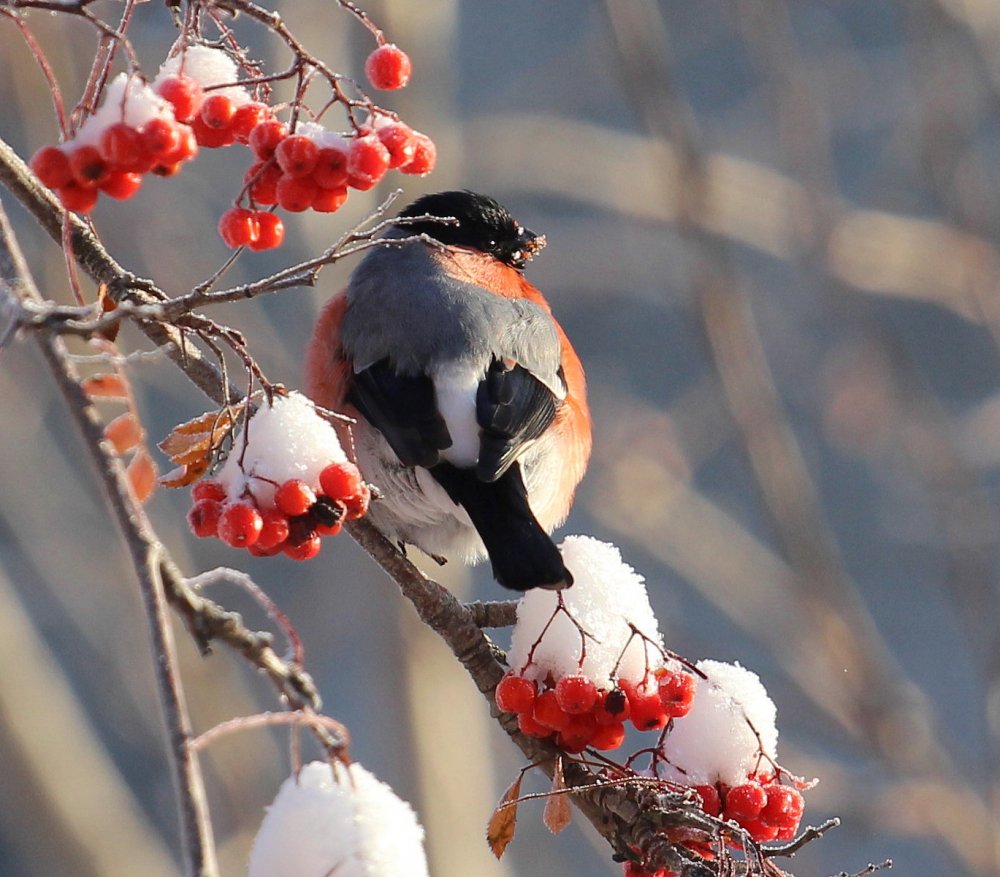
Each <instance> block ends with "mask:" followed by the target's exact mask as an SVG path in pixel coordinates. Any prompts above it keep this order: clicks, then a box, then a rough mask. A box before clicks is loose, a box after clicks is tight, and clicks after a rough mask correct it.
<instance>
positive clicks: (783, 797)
mask: <svg viewBox="0 0 1000 877" xmlns="http://www.w3.org/2000/svg"><path fill="white" fill-rule="evenodd" d="M764 791H765V793H766V794H767V803H766V804H765V805H764V809H763V810H761V811H760V818H761V820H762V821H764V822H766V823H767V824H768V825H774V826H777V827H778V828H789V827H791V829H792V831H794V830H795V829H796V828H798V826H799V820H800V819H801V818H802V811H803V810H804V809H805V801H804V800H803V798H802V794H801V793H800V792H799V790H798V789H794V788H792V787H791V786H782V785H780V784H778V783H771V784H770V785H768V786H766V787H765V788H764Z"/></svg>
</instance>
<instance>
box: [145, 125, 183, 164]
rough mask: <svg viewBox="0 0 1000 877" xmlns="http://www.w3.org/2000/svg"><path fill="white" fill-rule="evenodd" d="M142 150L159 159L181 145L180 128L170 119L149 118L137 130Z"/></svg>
mask: <svg viewBox="0 0 1000 877" xmlns="http://www.w3.org/2000/svg"><path fill="white" fill-rule="evenodd" d="M139 140H140V142H141V143H142V148H143V151H144V152H145V153H146V154H147V155H150V156H152V157H153V158H154V159H155V160H157V161H159V160H160V159H161V158H162V157H163V156H164V155H170V153H172V152H173V151H174V150H176V149H177V148H178V147H179V146H180V145H181V129H180V126H179V125H177V124H176V123H175V122H171V121H170V119H164V118H156V119H150V120H149V121H148V122H146V124H145V125H143V126H142V129H141V130H140V131H139Z"/></svg>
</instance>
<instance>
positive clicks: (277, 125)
mask: <svg viewBox="0 0 1000 877" xmlns="http://www.w3.org/2000/svg"><path fill="white" fill-rule="evenodd" d="M287 136H288V128H287V127H286V126H285V125H284V124H283V123H282V122H279V121H278V120H277V119H265V120H264V121H263V122H259V123H258V124H256V125H254V127H253V130H252V131H251V132H250V138H249V140H248V141H247V142H248V143H249V144H250V148H251V149H252V150H253V151H254V155H256V156H257V158H261V159H263V158H270V157H271V156H272V155H274V150H275V149H276V148H277V146H278V144H279V143H281V141H282V140H284V139H285V137H287Z"/></svg>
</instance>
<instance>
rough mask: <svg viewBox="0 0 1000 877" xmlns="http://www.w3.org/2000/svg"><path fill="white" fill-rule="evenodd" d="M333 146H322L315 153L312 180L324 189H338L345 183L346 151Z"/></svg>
mask: <svg viewBox="0 0 1000 877" xmlns="http://www.w3.org/2000/svg"><path fill="white" fill-rule="evenodd" d="M346 148H347V147H346V146H345V147H344V149H338V148H337V147H335V146H324V147H323V148H322V149H320V151H319V152H318V153H317V155H316V166H315V167H314V168H313V172H312V174H313V180H315V181H316V185H317V186H320V187H322V188H324V189H339V188H340V187H341V186H345V185H347V152H346V151H345V150H346Z"/></svg>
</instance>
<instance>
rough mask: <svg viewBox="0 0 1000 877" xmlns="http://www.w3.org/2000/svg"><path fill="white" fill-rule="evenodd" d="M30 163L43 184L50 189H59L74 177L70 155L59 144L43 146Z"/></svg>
mask: <svg viewBox="0 0 1000 877" xmlns="http://www.w3.org/2000/svg"><path fill="white" fill-rule="evenodd" d="M30 164H31V169H32V170H33V171H34V172H35V176H37V177H38V179H39V180H41V181H42V185H44V186H48V187H49V188H50V189H59V188H61V187H63V186H65V185H67V184H68V183H70V182H71V181H72V179H73V170H72V168H71V167H70V165H69V156H68V155H66V153H65V152H63V151H62V150H61V149H60V148H59V147H58V146H43V147H42V148H41V149H39V150H38V152H36V153H35V154H34V155H33V156H31V162H30Z"/></svg>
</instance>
